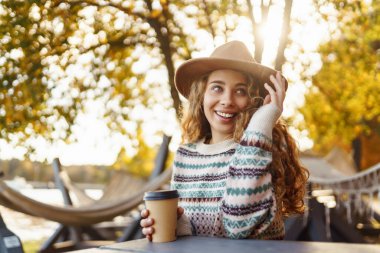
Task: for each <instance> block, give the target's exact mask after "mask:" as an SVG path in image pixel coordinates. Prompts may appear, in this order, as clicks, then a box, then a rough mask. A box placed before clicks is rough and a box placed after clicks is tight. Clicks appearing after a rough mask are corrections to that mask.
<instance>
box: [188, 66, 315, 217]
mask: <svg viewBox="0 0 380 253" xmlns="http://www.w3.org/2000/svg"><path fill="white" fill-rule="evenodd" d="M243 74H244V75H245V76H246V79H247V83H248V91H249V95H250V97H251V103H250V104H249V106H247V108H246V109H245V110H244V111H243V112H240V113H239V115H238V116H237V119H236V125H235V130H234V133H233V138H234V140H235V141H236V142H240V139H241V137H242V135H243V132H244V130H245V128H246V127H247V125H248V123H249V120H250V119H251V117H252V115H253V113H255V112H256V110H257V109H258V108H259V107H260V106H262V104H263V100H264V99H263V98H262V97H260V96H259V90H258V87H257V85H254V83H255V79H254V78H253V77H252V76H251V75H250V74H246V73H243ZM209 75H210V73H209V74H206V75H203V76H201V77H200V78H198V80H196V81H195V82H194V83H193V84H192V85H191V90H190V94H189V98H188V104H187V109H186V110H184V114H183V117H182V122H181V128H182V142H183V143H194V142H197V141H200V140H201V139H203V138H208V137H210V136H211V128H210V124H209V122H208V121H207V119H206V116H205V114H204V111H203V99H204V93H205V90H206V86H207V80H208V77H209ZM272 142H273V144H272V147H271V149H272V150H271V151H272V157H273V160H272V163H271V164H270V167H269V170H270V173H271V175H272V182H273V185H274V191H275V196H276V201H277V204H278V210H281V214H282V215H283V216H289V215H292V214H301V213H303V212H304V209H305V204H304V197H305V192H306V181H307V179H308V177H309V172H308V170H307V169H306V168H304V167H303V166H301V164H300V162H299V154H298V148H297V145H296V143H295V141H294V139H293V138H292V136H291V135H290V134H289V132H288V130H287V126H286V124H285V121H283V120H282V119H279V120H278V121H277V123H276V125H275V127H274V128H273V132H272Z"/></svg>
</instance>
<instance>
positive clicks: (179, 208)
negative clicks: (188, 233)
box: [177, 206, 185, 219]
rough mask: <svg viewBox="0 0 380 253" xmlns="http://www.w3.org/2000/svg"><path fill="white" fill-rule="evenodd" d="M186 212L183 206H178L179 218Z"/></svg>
mask: <svg viewBox="0 0 380 253" xmlns="http://www.w3.org/2000/svg"><path fill="white" fill-rule="evenodd" d="M184 212H185V209H183V208H182V207H180V206H179V207H178V208H177V219H179V218H180V217H181V216H182V214H183V213H184Z"/></svg>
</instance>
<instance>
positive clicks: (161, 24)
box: [0, 0, 254, 150]
mask: <svg viewBox="0 0 380 253" xmlns="http://www.w3.org/2000/svg"><path fill="white" fill-rule="evenodd" d="M241 16H245V17H247V18H249V16H250V15H249V14H248V8H247V1H236V0H223V1H199V0H185V1H178V0H173V1H166V0H160V1H152V0H131V1H99V0H65V1H58V0H27V1H23V0H16V1H15V0H3V1H1V2H0V42H1V43H0V84H1V85H0V138H1V139H6V140H7V141H10V142H12V143H16V144H17V145H22V146H26V147H30V146H29V145H31V144H30V143H29V142H28V140H29V139H30V137H37V136H38V137H43V138H44V139H46V140H49V141H51V142H55V141H57V140H65V141H73V140H74V137H75V136H73V134H72V130H73V126H74V125H75V124H76V121H77V119H78V115H79V114H80V113H81V112H85V111H86V110H88V109H89V108H90V107H91V106H92V105H93V103H94V102H96V103H98V104H99V103H100V104H101V105H103V108H104V112H102V114H101V115H99V118H101V119H103V120H104V121H105V122H107V124H108V127H109V129H110V131H115V132H118V133H122V134H123V135H124V137H125V138H128V139H130V140H137V139H136V129H137V128H134V129H133V130H131V129H126V128H125V124H126V122H128V121H132V120H134V119H132V118H131V114H132V112H133V110H134V109H135V108H136V107H137V106H140V107H143V108H147V109H150V108H153V107H154V106H155V105H156V104H160V105H164V106H165V108H166V109H168V110H169V109H172V108H174V109H175V110H176V112H177V116H178V115H179V114H180V104H181V102H180V100H179V96H178V93H177V91H176V89H175V87H174V81H173V80H174V69H175V65H176V64H177V63H180V62H181V61H183V60H186V59H189V58H190V57H191V53H192V52H193V51H196V50H198V49H199V48H197V44H196V43H194V42H195V41H197V36H199V32H204V33H203V34H209V35H210V43H212V42H213V41H212V40H214V41H219V42H220V41H221V39H222V40H223V39H224V40H227V39H228V38H229V37H230V35H231V33H232V31H233V30H234V29H235V28H236V26H237V22H238V19H239V18H240V17H241ZM189 24H190V25H189ZM188 27H191V28H188ZM194 30H196V31H197V33H194ZM247 36H252V37H254V35H253V34H251V35H249V34H248V35H247ZM142 55H149V58H150V60H149V62H145V63H144V64H145V65H147V68H148V71H149V70H152V69H159V68H162V67H163V68H164V69H166V70H167V80H168V81H164V80H165V79H163V78H162V80H161V78H158V80H154V81H150V82H149V83H148V82H147V80H145V76H146V72H144V71H142V72H141V71H140V72H139V71H136V69H134V66H136V63H138V62H139V61H140V59H141V57H142ZM162 91H167V94H164V93H163V92H162ZM157 94H160V95H161V96H157ZM158 131H160V129H158ZM31 150H32V149H31Z"/></svg>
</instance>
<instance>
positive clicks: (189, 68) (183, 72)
mask: <svg viewBox="0 0 380 253" xmlns="http://www.w3.org/2000/svg"><path fill="white" fill-rule="evenodd" d="M218 69H232V70H236V71H242V72H246V73H249V74H251V75H252V76H253V78H254V79H255V81H256V82H258V83H257V85H258V86H259V94H260V96H261V97H265V96H266V95H267V94H268V92H267V90H266V89H265V88H264V84H265V83H268V84H269V85H270V86H272V87H273V84H272V82H271V81H270V79H269V77H270V75H274V76H275V75H276V73H277V71H276V70H274V69H272V68H269V67H267V66H264V65H262V64H259V63H255V62H249V61H236V60H229V59H225V58H215V57H213V58H195V59H191V60H188V61H186V62H184V63H183V64H182V65H180V66H179V67H178V69H177V71H176V74H175V78H174V80H175V85H176V88H177V90H178V92H179V93H181V95H182V96H184V97H185V98H188V97H189V94H190V88H191V85H192V84H193V82H194V81H195V80H197V79H198V78H199V77H201V76H202V75H205V74H207V73H210V72H212V71H215V70H218ZM283 78H284V79H285V83H286V89H287V88H288V81H287V80H286V78H285V77H283Z"/></svg>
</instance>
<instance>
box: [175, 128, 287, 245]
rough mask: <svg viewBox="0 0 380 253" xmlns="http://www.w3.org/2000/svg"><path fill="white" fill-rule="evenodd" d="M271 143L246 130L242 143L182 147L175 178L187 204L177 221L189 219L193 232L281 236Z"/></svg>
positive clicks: (261, 237)
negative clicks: (272, 172)
mask: <svg viewBox="0 0 380 253" xmlns="http://www.w3.org/2000/svg"><path fill="white" fill-rule="evenodd" d="M270 145H271V138H269V137H267V136H266V135H264V134H262V133H261V132H257V131H247V130H246V131H245V133H244V135H243V137H242V140H241V142H240V143H236V142H234V141H233V140H232V139H230V140H227V141H224V142H221V143H217V144H209V145H207V144H204V143H203V140H202V141H200V142H198V143H194V144H187V145H182V146H180V147H179V149H178V150H177V153H176V157H175V161H174V165H173V168H174V172H173V178H172V183H171V187H172V188H173V189H177V190H178V192H179V194H180V202H179V206H181V207H183V208H184V209H185V214H184V215H183V217H181V219H180V221H179V226H183V225H185V226H186V224H184V222H185V223H186V222H187V223H189V221H190V223H191V228H192V234H193V235H201V236H217V237H229V238H234V239H240V238H255V239H271V240H276V239H283V237H284V234H285V230H284V223H283V220H282V217H281V214H279V212H277V210H276V199H275V195H274V189H273V185H272V177H271V174H270V173H269V171H268V166H269V164H270V163H271V161H272V154H271V152H269V151H268V150H269V149H268V148H267V147H270Z"/></svg>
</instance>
